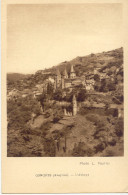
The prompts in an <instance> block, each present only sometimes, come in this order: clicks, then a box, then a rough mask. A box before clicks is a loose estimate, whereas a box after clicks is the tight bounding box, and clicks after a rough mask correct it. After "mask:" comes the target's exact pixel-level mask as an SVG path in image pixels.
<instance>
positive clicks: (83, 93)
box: [77, 89, 86, 102]
mask: <svg viewBox="0 0 128 195" xmlns="http://www.w3.org/2000/svg"><path fill="white" fill-rule="evenodd" d="M85 98H86V89H81V90H80V91H79V93H78V96H77V101H79V102H83V101H84V100H85Z"/></svg>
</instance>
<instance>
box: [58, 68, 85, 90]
mask: <svg viewBox="0 0 128 195" xmlns="http://www.w3.org/2000/svg"><path fill="white" fill-rule="evenodd" d="M80 84H83V85H84V84H85V77H84V76H82V77H77V76H76V73H75V71H74V67H73V65H71V70H70V73H69V75H68V73H67V71H66V69H65V70H64V72H63V73H62V74H60V71H59V70H58V69H57V73H56V77H55V85H54V88H55V90H56V89H57V88H61V89H64V88H73V87H75V86H78V85H80Z"/></svg>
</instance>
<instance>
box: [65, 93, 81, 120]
mask: <svg viewBox="0 0 128 195" xmlns="http://www.w3.org/2000/svg"><path fill="white" fill-rule="evenodd" d="M77 111H78V108H77V100H76V96H75V95H73V98H72V111H70V112H69V111H67V110H66V108H64V115H65V116H75V115H77Z"/></svg>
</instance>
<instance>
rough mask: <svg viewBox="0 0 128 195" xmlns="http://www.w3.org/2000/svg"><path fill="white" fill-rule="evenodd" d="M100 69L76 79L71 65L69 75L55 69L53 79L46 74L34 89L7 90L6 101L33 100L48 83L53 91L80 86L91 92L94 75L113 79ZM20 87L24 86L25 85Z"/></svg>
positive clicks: (45, 90) (44, 89) (49, 74)
mask: <svg viewBox="0 0 128 195" xmlns="http://www.w3.org/2000/svg"><path fill="white" fill-rule="evenodd" d="M99 70H100V69H99V68H97V69H95V70H94V72H87V73H86V74H83V76H81V77H78V76H77V75H76V72H75V70H74V67H73V65H71V70H70V73H67V71H66V69H65V70H64V72H63V73H60V71H59V69H57V72H56V74H55V76H54V77H52V76H51V72H46V74H47V75H48V77H47V79H45V81H43V82H38V83H37V84H36V85H35V86H34V87H32V88H31V89H29V88H27V87H22V88H23V90H17V89H11V90H9V89H8V92H7V100H10V99H12V98H13V99H17V98H18V97H23V98H24V97H26V96H28V95H32V96H33V97H34V98H36V97H38V96H39V95H41V94H42V93H44V92H47V86H48V83H51V84H52V85H53V86H54V91H56V89H58V88H61V89H65V88H68V89H70V91H71V90H72V89H73V88H75V87H76V86H79V85H82V86H83V87H84V88H85V89H86V90H87V91H93V90H94V85H95V79H94V75H96V74H98V75H99V78H100V80H102V79H111V80H112V79H113V77H112V78H111V76H108V75H107V72H106V71H102V72H100V71H99ZM39 73H41V74H44V72H43V71H42V72H41V71H40V72H39ZM22 85H24V86H25V83H24V84H23V82H22Z"/></svg>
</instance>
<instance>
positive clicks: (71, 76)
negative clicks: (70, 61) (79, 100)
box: [70, 65, 76, 79]
mask: <svg viewBox="0 0 128 195" xmlns="http://www.w3.org/2000/svg"><path fill="white" fill-rule="evenodd" d="M75 77H76V73H75V71H74V68H73V65H71V71H70V78H71V79H72V78H75Z"/></svg>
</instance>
